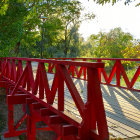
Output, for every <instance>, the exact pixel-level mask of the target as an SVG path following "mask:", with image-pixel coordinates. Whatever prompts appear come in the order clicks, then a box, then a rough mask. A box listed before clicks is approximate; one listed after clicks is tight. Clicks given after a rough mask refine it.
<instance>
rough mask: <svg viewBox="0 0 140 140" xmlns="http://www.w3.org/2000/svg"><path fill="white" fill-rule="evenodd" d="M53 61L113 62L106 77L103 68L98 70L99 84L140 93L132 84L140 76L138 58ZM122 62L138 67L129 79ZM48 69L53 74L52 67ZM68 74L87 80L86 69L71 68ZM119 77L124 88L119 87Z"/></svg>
mask: <svg viewBox="0 0 140 140" xmlns="http://www.w3.org/2000/svg"><path fill="white" fill-rule="evenodd" d="M50 59H51V58H50ZM53 59H54V60H65V61H67V60H70V61H77V60H80V61H84V62H88V61H92V60H96V61H97V62H102V61H103V62H104V63H105V64H106V62H107V61H113V63H114V66H113V67H112V70H111V71H110V74H109V75H107V72H106V70H105V68H98V74H99V78H100V82H101V83H102V84H106V85H111V86H117V87H121V88H126V89H129V90H135V91H140V89H138V88H134V84H135V83H136V82H137V80H138V77H139V75H140V65H139V63H140V59H139V58H136V59H129V58H53ZM123 61H127V62H136V64H137V63H138V65H137V66H136V67H135V69H136V72H135V73H134V75H133V77H132V78H131V79H130V78H129V77H128V76H127V74H126V70H125V69H124V66H123ZM50 68H51V69H50V70H49V72H52V73H53V71H52V68H53V67H51V66H50ZM69 72H70V73H72V77H75V78H79V79H83V80H87V76H86V68H83V67H81V68H79V70H78V67H73V68H72V67H70V68H69ZM101 74H102V76H101ZM115 74H116V75H115ZM114 76H115V80H116V83H115V82H113V84H112V81H113V77H114ZM121 76H122V77H123V79H124V82H125V84H126V86H124V85H121V81H120V79H121ZM102 78H104V81H102Z"/></svg>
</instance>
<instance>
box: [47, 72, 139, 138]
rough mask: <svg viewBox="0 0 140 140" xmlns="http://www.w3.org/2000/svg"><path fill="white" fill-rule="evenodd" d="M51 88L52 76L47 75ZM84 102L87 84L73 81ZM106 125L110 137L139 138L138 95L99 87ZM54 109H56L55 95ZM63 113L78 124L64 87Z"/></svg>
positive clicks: (127, 91)
mask: <svg viewBox="0 0 140 140" xmlns="http://www.w3.org/2000/svg"><path fill="white" fill-rule="evenodd" d="M47 76H48V80H49V85H50V87H51V85H52V82H53V78H54V75H53V74H47ZM73 81H74V83H75V85H76V88H77V90H78V91H79V93H80V94H81V97H82V99H83V101H84V102H86V100H87V82H86V81H84V80H79V79H73ZM101 91H102V95H103V101H104V107H105V112H106V118H107V124H108V128H109V133H110V136H111V137H114V138H116V137H117V138H130V137H139V136H140V93H139V92H134V91H129V90H125V89H121V88H117V87H112V86H106V85H101ZM53 105H54V107H57V95H56V97H55V103H54V104H53ZM65 113H66V114H67V115H70V116H72V117H73V118H74V119H75V120H76V121H78V122H80V121H81V117H80V114H79V113H78V110H77V108H76V106H75V104H74V102H73V99H72V97H71V95H70V93H69V90H68V88H67V87H66V85H65Z"/></svg>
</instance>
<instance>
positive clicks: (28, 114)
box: [0, 57, 140, 140]
mask: <svg viewBox="0 0 140 140" xmlns="http://www.w3.org/2000/svg"><path fill="white" fill-rule="evenodd" d="M73 60H75V59H73ZM82 60H83V62H78V61H64V60H49V59H32V58H9V57H7V58H1V63H0V64H1V75H0V87H2V86H4V87H6V94H7V104H8V111H9V113H8V120H9V121H8V132H6V133H5V137H13V136H18V135H20V134H22V133H27V139H28V140H35V135H36V129H37V128H36V126H35V124H36V122H39V121H43V122H45V123H46V125H47V127H46V129H45V128H44V129H45V130H46V131H50V130H52V131H55V133H56V134H57V135H58V137H56V138H55V139H63V140H65V139H67V140H92V139H96V140H104V139H109V134H108V127H107V122H106V117H105V111H104V105H103V99H102V94H101V89H100V80H101V73H103V75H104V77H105V81H106V83H107V84H110V82H111V80H112V77H113V75H114V73H115V72H116V71H117V86H119V85H120V79H119V77H120V74H122V76H123V77H124V79H125V82H126V83H127V86H128V87H129V88H131V87H133V86H132V85H134V83H135V81H136V80H137V78H138V76H139V73H140V70H139V69H138V70H137V72H136V74H135V76H134V78H133V80H132V82H129V80H128V79H127V76H126V73H125V70H124V68H123V66H122V64H121V60H120V59H117V60H116V63H115V65H114V68H113V70H112V72H111V75H110V77H109V78H108V77H107V74H106V72H105V70H104V63H102V62H101V60H102V59H98V62H86V61H87V60H88V59H84V58H83V59H82ZM23 61H26V66H25V67H24V66H23V64H22V62H23ZM32 61H34V62H38V67H37V72H36V75H35V78H34V76H33V69H32V66H31V62H32ZM16 64H17V65H16ZM45 64H46V65H45ZM47 65H48V71H46V68H45V67H46V66H47ZM46 72H50V73H54V79H53V82H52V86H51V88H50V87H49V83H48V77H47V73H46ZM71 74H72V77H76V78H81V77H82V76H83V79H86V80H87V102H86V103H84V101H83V100H82V98H81V96H80V93H79V92H78V90H77V88H76V87H75V85H74V82H73V80H72V77H71ZM64 82H65V84H66V86H67V87H68V90H69V92H70V96H71V98H72V100H73V101H74V103H75V105H76V108H77V110H78V111H79V114H80V115H81V118H82V122H81V123H79V122H77V121H76V120H74V119H73V118H72V117H71V116H68V115H67V114H65V113H64V110H65V106H64V100H65V96H64ZM3 83H4V84H3ZM130 84H131V85H130ZM57 91H58V92H57ZM56 93H58V100H57V103H58V104H57V107H54V106H53V103H54V99H55V96H56ZM14 104H21V105H23V111H24V113H25V114H24V115H23V116H22V117H21V118H20V120H19V121H18V123H17V124H16V125H15V124H14V117H13V105H14ZM25 118H27V129H26V130H18V128H19V126H20V125H21V124H22V122H23V121H24V120H25ZM40 129H41V128H40Z"/></svg>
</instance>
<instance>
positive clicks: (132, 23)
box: [79, 0, 140, 40]
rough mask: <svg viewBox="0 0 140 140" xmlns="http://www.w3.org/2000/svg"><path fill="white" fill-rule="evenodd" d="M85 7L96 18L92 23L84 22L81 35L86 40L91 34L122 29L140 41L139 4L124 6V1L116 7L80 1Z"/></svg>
mask: <svg viewBox="0 0 140 140" xmlns="http://www.w3.org/2000/svg"><path fill="white" fill-rule="evenodd" d="M80 1H81V2H82V5H83V6H84V7H85V10H84V13H85V12H93V13H94V14H95V15H96V17H95V19H93V20H91V21H84V22H82V24H81V26H80V29H79V33H80V34H81V35H82V36H83V37H84V39H85V40H86V39H87V38H88V37H89V36H90V35H91V34H98V32H100V31H102V32H109V31H110V30H111V29H113V28H116V27H121V28H122V30H123V31H124V32H129V33H131V34H132V35H133V36H134V38H135V39H140V6H138V7H135V5H136V4H137V3H138V2H139V0H136V1H137V3H136V2H132V3H130V4H129V5H124V0H122V1H121V2H117V3H116V4H115V5H114V6H112V5H111V3H110V4H105V5H103V6H102V5H99V4H96V3H95V2H93V0H80Z"/></svg>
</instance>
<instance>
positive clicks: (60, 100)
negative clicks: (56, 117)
mask: <svg viewBox="0 0 140 140" xmlns="http://www.w3.org/2000/svg"><path fill="white" fill-rule="evenodd" d="M59 69H60V66H59V65H57V72H58V73H57V76H58V110H59V111H64V78H63V75H62V74H61V71H60V70H59Z"/></svg>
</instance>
